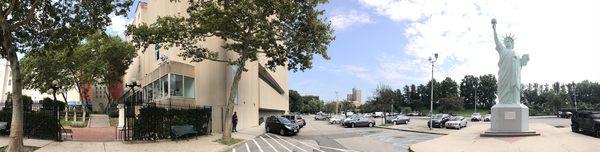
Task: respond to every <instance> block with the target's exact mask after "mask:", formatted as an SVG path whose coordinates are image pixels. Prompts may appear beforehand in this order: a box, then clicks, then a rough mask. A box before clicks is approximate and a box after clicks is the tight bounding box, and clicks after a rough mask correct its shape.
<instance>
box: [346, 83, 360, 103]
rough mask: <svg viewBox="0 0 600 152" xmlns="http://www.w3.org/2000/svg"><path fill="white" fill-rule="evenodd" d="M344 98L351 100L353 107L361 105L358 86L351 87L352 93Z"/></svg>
mask: <svg viewBox="0 0 600 152" xmlns="http://www.w3.org/2000/svg"><path fill="white" fill-rule="evenodd" d="M346 100H348V101H350V102H352V104H354V106H355V107H358V106H360V105H362V92H361V91H360V89H358V88H352V93H350V94H348V95H347V98H346Z"/></svg>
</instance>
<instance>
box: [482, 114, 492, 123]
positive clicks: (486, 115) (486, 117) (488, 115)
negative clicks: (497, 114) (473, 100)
mask: <svg viewBox="0 0 600 152" xmlns="http://www.w3.org/2000/svg"><path fill="white" fill-rule="evenodd" d="M489 121H492V114H485V117H483V122H489Z"/></svg>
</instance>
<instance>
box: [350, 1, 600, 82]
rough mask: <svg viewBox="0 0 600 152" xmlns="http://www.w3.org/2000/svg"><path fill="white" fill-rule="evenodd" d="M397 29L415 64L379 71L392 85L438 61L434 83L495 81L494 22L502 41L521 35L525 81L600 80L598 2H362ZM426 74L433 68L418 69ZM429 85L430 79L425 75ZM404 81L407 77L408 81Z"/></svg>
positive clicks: (519, 50) (517, 47)
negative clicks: (490, 77) (469, 77)
mask: <svg viewBox="0 0 600 152" xmlns="http://www.w3.org/2000/svg"><path fill="white" fill-rule="evenodd" d="M359 1H360V2H361V4H363V5H364V6H366V7H367V8H370V9H372V10H374V11H375V12H377V14H378V15H382V16H385V17H388V18H389V19H391V20H393V21H397V22H403V23H407V26H406V29H405V36H406V38H407V40H408V42H407V46H406V48H405V50H406V52H405V53H406V54H407V55H408V56H409V57H408V58H409V60H405V61H397V62H396V63H390V64H388V65H384V66H382V68H380V69H381V70H382V71H389V72H388V76H385V77H387V78H389V79H396V78H401V76H399V75H398V76H395V75H393V73H402V72H403V71H401V70H399V69H396V68H397V67H398V66H399V65H410V64H412V63H418V64H420V65H422V64H426V63H427V62H426V59H427V57H429V56H431V55H432V54H433V53H434V52H437V53H439V54H440V59H439V62H438V65H439V67H438V68H437V69H436V70H437V71H439V72H436V78H438V79H440V78H442V77H446V76H450V77H452V78H453V79H456V80H460V79H462V77H463V76H464V75H466V74H474V75H481V74H488V73H492V74H496V73H497V71H498V67H497V62H498V54H497V53H496V51H495V50H494V42H493V37H492V28H491V24H490V20H491V19H492V18H497V19H498V25H497V29H498V32H499V33H498V34H499V35H500V36H503V35H504V34H506V33H514V34H515V35H516V36H517V39H516V42H515V50H516V52H517V53H521V54H522V53H529V54H530V58H531V60H530V62H529V64H528V65H527V66H526V67H524V68H523V78H522V79H523V82H524V83H527V82H544V83H550V82H553V81H561V82H571V81H580V80H584V79H591V80H594V81H600V67H599V66H600V60H599V59H598V57H600V45H597V44H598V42H600V28H598V27H600V1H595V0H576V1H567V0H543V1H542V0H532V1H492V0H463V1H442V0H427V1H425V0H412V1H409V0H359ZM414 67H415V69H416V70H418V71H417V72H419V71H420V72H422V73H427V72H428V71H429V70H430V67H427V66H418V65H415V66H414ZM420 77H423V78H422V79H425V80H426V78H427V77H428V76H427V75H420ZM404 79H406V77H405V78H404Z"/></svg>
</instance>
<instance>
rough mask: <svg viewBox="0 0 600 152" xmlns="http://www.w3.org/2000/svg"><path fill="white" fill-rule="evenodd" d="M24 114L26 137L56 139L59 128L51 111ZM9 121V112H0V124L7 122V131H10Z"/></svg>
mask: <svg viewBox="0 0 600 152" xmlns="http://www.w3.org/2000/svg"><path fill="white" fill-rule="evenodd" d="M24 114H25V115H24V126H23V131H24V135H25V136H26V137H29V138H38V139H51V140H55V139H57V138H58V137H57V136H58V134H57V133H58V131H59V127H58V125H57V124H56V121H57V119H56V115H55V114H54V113H53V112H52V111H44V110H42V111H36V112H30V111H26V112H25V113H24ZM11 120H12V112H11V111H5V110H3V111H0V122H8V125H7V128H8V129H10V125H11Z"/></svg>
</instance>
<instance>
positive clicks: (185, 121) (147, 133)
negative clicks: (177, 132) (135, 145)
mask: <svg viewBox="0 0 600 152" xmlns="http://www.w3.org/2000/svg"><path fill="white" fill-rule="evenodd" d="M211 112H212V110H211V109H210V108H200V107H199V108H192V109H169V110H167V109H165V108H160V107H145V108H142V109H140V114H139V115H137V119H136V120H135V126H136V127H134V139H135V140H159V139H169V138H171V137H170V128H171V126H174V125H193V126H194V130H196V131H198V133H199V134H209V133H210V132H211V130H210V127H211V124H210V120H211Z"/></svg>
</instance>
